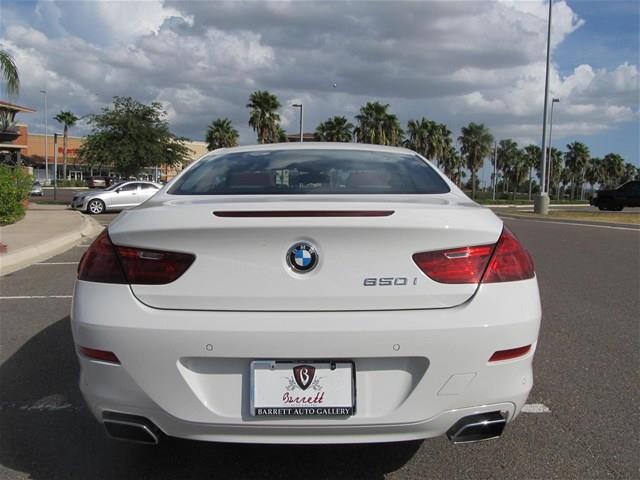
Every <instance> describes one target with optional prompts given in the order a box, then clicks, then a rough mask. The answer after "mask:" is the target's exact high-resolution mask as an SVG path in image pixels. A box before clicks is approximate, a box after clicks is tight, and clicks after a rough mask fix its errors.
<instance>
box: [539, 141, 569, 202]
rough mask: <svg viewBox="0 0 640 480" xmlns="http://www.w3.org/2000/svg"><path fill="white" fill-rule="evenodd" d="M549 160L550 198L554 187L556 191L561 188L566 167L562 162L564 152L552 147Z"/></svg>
mask: <svg viewBox="0 0 640 480" xmlns="http://www.w3.org/2000/svg"><path fill="white" fill-rule="evenodd" d="M547 158H549V161H550V162H551V163H550V167H549V170H550V172H549V196H551V190H552V189H553V188H554V187H555V188H556V189H559V188H560V186H559V185H560V175H561V174H562V169H563V167H564V165H563V162H562V152H561V151H560V150H558V149H557V148H555V147H551V150H550V152H549V154H548V156H547ZM536 169H537V165H536Z"/></svg>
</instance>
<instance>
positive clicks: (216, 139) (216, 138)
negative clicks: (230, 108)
mask: <svg viewBox="0 0 640 480" xmlns="http://www.w3.org/2000/svg"><path fill="white" fill-rule="evenodd" d="M206 141H207V149H208V150H209V151H211V150H216V149H218V148H229V147H235V146H236V145H238V130H236V129H235V128H233V125H232V124H231V120H229V119H228V118H218V119H216V120H214V121H213V122H211V123H210V124H209V126H208V127H207V134H206Z"/></svg>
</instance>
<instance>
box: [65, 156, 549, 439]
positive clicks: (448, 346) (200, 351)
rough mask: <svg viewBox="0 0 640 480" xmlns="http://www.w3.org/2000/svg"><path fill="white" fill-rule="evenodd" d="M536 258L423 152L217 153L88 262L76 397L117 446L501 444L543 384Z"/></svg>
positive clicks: (78, 296)
mask: <svg viewBox="0 0 640 480" xmlns="http://www.w3.org/2000/svg"><path fill="white" fill-rule="evenodd" d="M540 316H541V310H540V298H539V294H538V284H537V280H536V276H535V273H534V268H533V263H532V261H531V258H530V256H529V254H528V253H527V251H526V250H525V249H524V247H523V246H522V245H521V244H520V242H519V241H518V240H517V238H516V237H515V235H514V234H513V233H511V232H510V231H509V230H508V229H507V228H506V227H505V226H504V224H503V222H502V220H501V219H500V218H498V217H497V216H496V215H494V214H493V213H492V212H491V210H489V209H488V208H484V207H481V206H479V205H477V204H475V203H473V201H471V200H470V199H469V198H468V197H467V196H466V195H465V194H464V193H463V192H462V191H461V190H460V189H459V188H458V187H457V186H456V185H455V184H454V183H453V182H451V181H450V180H449V179H448V178H447V177H446V176H445V175H444V174H442V173H441V172H439V171H438V170H437V169H436V168H435V166H434V165H432V164H431V163H429V162H428V161H427V160H425V159H424V158H423V157H421V156H420V155H418V154H417V153H415V152H413V151H411V150H407V149H401V148H393V147H382V146H374V145H363V144H347V143H344V144H331V143H290V144H272V145H260V146H252V147H236V148H231V149H225V150H224V151H222V152H218V153H216V152H211V153H210V154H208V155H206V156H205V157H203V158H202V159H200V160H199V161H198V162H196V163H195V164H193V165H192V166H190V167H189V168H188V169H186V170H185V171H183V172H182V173H180V174H179V176H178V177H177V178H175V179H174V180H173V181H172V182H171V183H169V184H168V185H167V186H166V187H165V188H163V189H162V190H160V191H159V192H158V193H157V194H156V195H155V196H153V197H152V198H151V199H149V200H148V201H147V202H145V204H144V205H142V206H140V207H138V208H135V209H133V210H130V211H129V212H127V214H126V215H122V216H120V217H119V218H118V219H117V220H116V221H115V222H112V223H111V224H110V225H109V227H108V229H107V230H105V231H103V232H102V234H101V235H100V236H99V237H98V238H97V239H96V240H95V241H94V242H93V243H92V245H91V246H90V247H89V248H88V250H87V252H86V253H85V255H84V256H83V258H82V261H81V262H80V265H79V269H78V280H77V282H76V285H75V289H74V298H73V302H72V314H71V320H72V321H71V324H72V332H73V337H74V341H75V345H76V352H77V354H78V358H79V362H80V367H81V368H80V375H81V381H80V388H81V390H82V393H83V396H84V398H85V400H86V401H87V403H88V405H89V407H90V411H91V412H93V414H94V415H95V416H96V418H97V419H98V420H99V421H100V422H102V423H103V424H104V425H105V427H106V430H107V432H108V433H109V434H110V435H111V436H112V437H115V438H119V439H126V440H134V441H138V442H145V443H157V442H158V441H159V439H161V437H162V436H164V435H169V436H175V437H182V438H188V439H197V440H208V441H225V442H248V443H359V442H389V441H399V440H415V439H421V438H428V437H435V436H439V435H443V434H447V436H448V437H449V439H450V440H451V441H452V442H454V443H463V442H472V441H478V440H486V439H489V438H495V437H498V436H500V434H501V433H502V431H503V428H504V427H505V425H506V424H507V423H508V422H511V421H513V420H514V419H515V418H516V417H517V416H518V414H519V413H520V412H521V410H522V408H523V406H524V405H525V401H526V399H527V395H528V394H529V391H530V389H531V387H532V384H533V376H532V360H533V355H534V352H535V350H536V345H537V338H538V329H539V326H540Z"/></svg>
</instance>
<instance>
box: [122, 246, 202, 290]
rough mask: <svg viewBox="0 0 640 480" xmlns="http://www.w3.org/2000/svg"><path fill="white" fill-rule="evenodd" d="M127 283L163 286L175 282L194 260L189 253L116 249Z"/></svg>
mask: <svg viewBox="0 0 640 480" xmlns="http://www.w3.org/2000/svg"><path fill="white" fill-rule="evenodd" d="M116 250H117V252H118V256H119V257H120V260H121V261H122V267H123V268H124V274H125V276H126V277H127V279H128V280H129V283H133V284H138V285H163V284H165V283H171V282H173V281H174V280H177V279H178V278H179V277H180V276H181V275H182V274H183V273H184V272H186V271H187V268H189V267H190V266H191V264H192V263H193V261H194V260H195V259H196V257H195V255H192V254H190V253H177V252H161V251H159V250H147V249H141V248H131V247H116Z"/></svg>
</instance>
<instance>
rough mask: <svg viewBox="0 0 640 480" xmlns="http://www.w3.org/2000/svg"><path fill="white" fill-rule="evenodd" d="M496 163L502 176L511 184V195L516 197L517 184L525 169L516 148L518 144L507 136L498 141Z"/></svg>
mask: <svg viewBox="0 0 640 480" xmlns="http://www.w3.org/2000/svg"><path fill="white" fill-rule="evenodd" d="M498 165H499V166H500V170H502V173H503V177H504V179H505V180H508V181H509V184H510V185H513V196H512V198H514V199H515V198H516V192H517V190H518V186H519V185H520V183H521V182H522V175H523V173H524V170H525V168H524V167H525V164H524V156H523V155H522V154H521V152H520V150H519V149H518V144H517V143H516V142H514V141H513V140H511V139H510V138H507V139H506V140H500V142H498Z"/></svg>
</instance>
